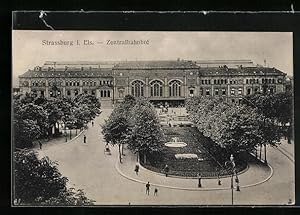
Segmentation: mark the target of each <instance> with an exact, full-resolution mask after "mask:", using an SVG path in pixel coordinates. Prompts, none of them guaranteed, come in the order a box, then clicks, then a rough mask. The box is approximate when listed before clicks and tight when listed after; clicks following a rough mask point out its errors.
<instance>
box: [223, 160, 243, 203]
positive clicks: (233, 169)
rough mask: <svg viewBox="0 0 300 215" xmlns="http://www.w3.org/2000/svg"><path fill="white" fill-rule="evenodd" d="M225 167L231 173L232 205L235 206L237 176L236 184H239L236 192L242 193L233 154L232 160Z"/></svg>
mask: <svg viewBox="0 0 300 215" xmlns="http://www.w3.org/2000/svg"><path fill="white" fill-rule="evenodd" d="M225 167H226V168H228V169H229V170H230V172H231V186H230V187H231V204H232V205H233V189H234V187H233V176H234V174H235V176H236V178H235V182H236V184H237V186H236V191H240V186H239V178H238V175H237V173H236V169H235V161H234V157H233V155H232V154H231V155H230V158H229V161H226V162H225Z"/></svg>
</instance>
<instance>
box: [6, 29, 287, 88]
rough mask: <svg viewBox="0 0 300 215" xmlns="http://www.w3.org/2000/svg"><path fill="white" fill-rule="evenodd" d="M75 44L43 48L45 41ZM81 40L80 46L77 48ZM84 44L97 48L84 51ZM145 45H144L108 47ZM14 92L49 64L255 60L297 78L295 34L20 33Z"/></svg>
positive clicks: (16, 45)
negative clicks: (22, 78)
mask: <svg viewBox="0 0 300 215" xmlns="http://www.w3.org/2000/svg"><path fill="white" fill-rule="evenodd" d="M45 40H47V41H60V40H62V41H73V46H70V45H43V41H44V42H45ZM77 40H78V41H79V44H80V45H77ZM84 40H89V41H92V42H94V45H84ZM108 40H110V41H115V40H137V41H140V40H143V41H147V40H148V41H149V43H148V44H143V45H107V41H108ZM12 43H13V47H12V51H13V74H12V77H13V86H18V83H17V82H18V78H17V77H18V76H19V75H21V74H23V73H25V72H26V71H27V70H28V69H33V68H34V67H35V66H42V65H43V64H44V62H45V61H106V60H113V61H119V60H176V59H177V58H180V59H184V60H252V61H253V62H254V64H261V65H264V59H266V63H267V65H268V66H269V67H275V68H277V69H279V70H281V71H283V72H285V73H287V74H288V75H293V34H292V33H291V32H195V31H193V32H186V31H185V32H174V31H173V32H165V31H159V32H158V31H156V32H155V31H28V30H27V31H20V30H14V31H13V34H12Z"/></svg>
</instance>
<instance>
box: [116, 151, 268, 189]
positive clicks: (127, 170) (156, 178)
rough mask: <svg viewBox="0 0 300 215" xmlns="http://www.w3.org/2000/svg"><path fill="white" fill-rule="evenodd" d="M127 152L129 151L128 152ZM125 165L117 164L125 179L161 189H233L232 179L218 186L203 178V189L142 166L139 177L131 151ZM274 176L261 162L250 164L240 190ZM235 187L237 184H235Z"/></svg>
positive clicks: (191, 180) (187, 179) (242, 179)
mask: <svg viewBox="0 0 300 215" xmlns="http://www.w3.org/2000/svg"><path fill="white" fill-rule="evenodd" d="M126 151H127V150H126ZM126 155H127V156H125V157H124V159H123V163H122V164H120V162H118V161H117V162H116V165H115V167H116V169H117V171H118V172H119V173H120V175H122V176H123V177H125V178H127V179H130V180H132V181H136V182H139V183H143V184H145V183H147V182H148V181H151V183H152V184H155V185H156V186H159V187H165V188H170V189H180V190H190V191H212V190H228V189H231V188H230V187H231V177H226V178H221V185H218V181H217V179H216V178H212V179H206V178H202V180H201V184H202V187H201V188H198V187H197V186H198V179H192V178H180V177H172V176H171V177H170V176H168V177H166V176H165V175H163V174H161V173H156V172H153V171H150V170H148V169H146V168H144V167H142V166H140V170H139V173H138V175H137V174H136V173H135V171H134V168H135V165H136V160H137V159H136V155H133V154H132V153H130V152H129V151H127V153H126ZM272 175H273V169H272V167H271V166H266V165H264V164H262V163H259V162H252V163H250V164H249V169H248V170H247V171H245V172H244V173H242V174H241V175H239V181H240V188H245V187H251V186H257V185H259V184H262V183H264V182H266V181H268V180H269V179H270V178H271V177H272ZM234 185H235V183H234Z"/></svg>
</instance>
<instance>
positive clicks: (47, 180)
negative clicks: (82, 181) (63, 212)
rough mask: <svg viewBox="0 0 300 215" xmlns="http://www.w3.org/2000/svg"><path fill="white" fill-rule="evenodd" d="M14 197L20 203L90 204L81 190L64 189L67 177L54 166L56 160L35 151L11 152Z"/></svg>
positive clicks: (90, 201)
mask: <svg viewBox="0 0 300 215" xmlns="http://www.w3.org/2000/svg"><path fill="white" fill-rule="evenodd" d="M14 165H15V168H14V173H15V174H14V176H15V177H14V183H15V193H14V198H15V199H18V200H20V203H21V204H25V205H26V204H44V205H53V204H58V205H59V204H67V205H77V204H79V203H80V204H92V203H93V201H92V200H89V199H87V198H86V197H85V196H84V193H83V191H82V190H78V191H76V192H75V191H74V188H73V189H68V188H67V187H66V183H67V181H68V179H67V178H66V177H63V176H62V175H61V173H60V172H59V171H58V169H57V164H56V163H55V162H52V161H51V160H49V159H48V157H44V158H42V159H41V160H39V159H38V158H37V155H36V153H35V152H33V151H30V150H21V151H16V152H14Z"/></svg>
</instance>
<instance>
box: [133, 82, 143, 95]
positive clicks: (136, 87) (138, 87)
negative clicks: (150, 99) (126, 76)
mask: <svg viewBox="0 0 300 215" xmlns="http://www.w3.org/2000/svg"><path fill="white" fill-rule="evenodd" d="M131 95H133V96H134V97H143V96H144V83H143V82H142V81H140V80H135V81H133V82H132V83H131Z"/></svg>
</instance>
